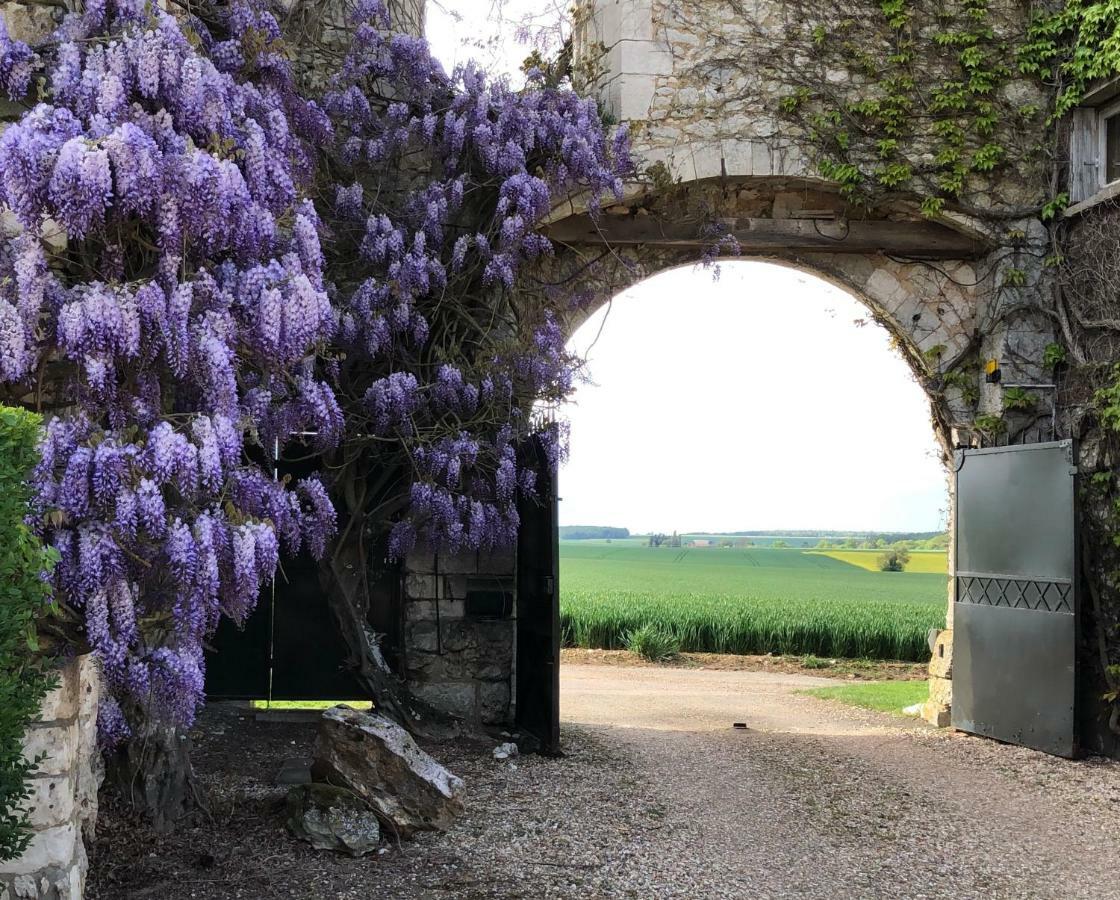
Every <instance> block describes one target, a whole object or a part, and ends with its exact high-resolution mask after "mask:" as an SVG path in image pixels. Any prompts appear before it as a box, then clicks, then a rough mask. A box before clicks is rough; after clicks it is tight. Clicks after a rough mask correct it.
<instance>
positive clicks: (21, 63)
mask: <svg viewBox="0 0 1120 900" xmlns="http://www.w3.org/2000/svg"><path fill="white" fill-rule="evenodd" d="M225 24H226V27H227V29H228V31H229V33H230V34H231V35H232V37H231V38H229V39H228V40H225V41H222V42H221V43H216V42H214V41H212V40H211V39H210V38H209V35H206V37H205V38H200V37H199V35H200V34H201V33H202V31H201V26H196V27H197V28H198V30H196V31H194V32H192V31H191V26H189V25H188V26H186V27H184V25H183V24H182V23H180V22H179V21H177V20H176V19H175V18H173V17H171V16H169V15H167V14H165V13H163V12H161V11H160V10H159V9H158V7H157V6H156V5H155V4H150V3H142V2H138V0H137V2H125V0H119V2H115V3H114V2H101V3H89V4H87V5H86V11H85V12H84V14H80V15H78V14H73V15H70V16H68V17H67V18H66V20H65V22H64V23H63V25H62V26H61V27H60V28H59V30H58V32H57V33H56V34H55V35H54V36H53V37H52V40H51V43H50V44H49V45H48V46H49V47H50V50H49V52H47V51H44V68H43V76H44V78H45V84H46V90H45V94H46V96H45V97H44V101H43V102H42V103H40V104H39V105H37V106H35V107H33V108H32V109H30V110H29V111H28V112H27V113H26V114H25V115H24V116H23V117H22V118H21V119H20V121H18V122H17V123H15V124H13V125H12V126H10V127H9V128H7V129H6V130H5V131H4V132H3V134H2V135H0V202H2V203H3V205H5V206H7V207H8V209H9V210H10V211H11V213H12V214H13V215H14V217H15V218H16V220H17V221H18V228H17V229H16V231H17V233H16V234H15V235H8V236H7V237H5V238H4V239H3V241H0V380H2V381H3V382H5V383H6V384H7V385H8V388H9V393H10V394H11V395H12V396H15V397H19V396H21V395H24V396H26V395H27V394H28V393H31V392H34V394H35V395H36V402H39V403H42V404H44V405H46V406H47V407H48V408H50V409H54V410H57V412H56V413H55V414H54V415H53V416H52V417H51V419H50V421H49V424H48V428H47V432H46V436H45V439H44V442H43V447H42V464H41V466H40V468H39V470H38V472H37V475H36V487H37V492H38V506H39V508H40V509H41V510H42V515H43V518H42V527H43V530H44V533H45V536H46V538H47V539H48V540H49V541H50V542H51V543H52V544H53V545H54V546H55V547H57V549H58V551H59V553H60V555H61V562H60V564H59V566H58V568H57V572H56V575H55V577H56V580H57V586H58V588H59V589H60V590H59V596H60V597H62V598H63V599H64V600H65V602H66V603H67V604H69V605H70V606H71V607H73V608H74V609H75V610H76V611H77V612H79V613H80V615H81V616H82V618H83V619H84V622H85V631H86V637H87V638H88V640H89V642H90V644H91V645H92V647H93V649H94V651H95V652H96V653H97V655H98V656H99V658H100V659H101V661H102V663H103V666H104V670H105V675H106V678H107V682H108V686H109V688H110V692H111V696H110V698H109V699H108V700H107V701H106V703H105V704H103V709H104V711H103V724H104V725H105V726H106V727H105V728H104V729H103V731H104V732H105V736H106V737H107V738H108V739H110V740H115V739H119V738H120V737H122V736H124V734H125V732H126V729H127V724H126V718H127V717H126V716H124V715H122V712H121V706H123V707H124V708H125V709H143V710H145V711H147V713H148V714H149V715H151V714H161V715H167V716H168V717H170V719H171V720H172V721H174V722H176V723H179V724H189V723H190V722H191V721H192V720H193V717H194V714H195V711H196V709H197V708H198V706H199V704H200V703H201V701H202V698H203V642H204V641H205V639H206V638H207V637H208V636H209V635H211V634H212V633H213V631H214V629H215V628H216V627H217V624H218V621H219V619H220V618H221V616H223V615H226V616H229V617H231V618H232V619H234V620H235V621H238V622H241V621H244V619H245V618H246V617H247V616H248V615H249V613H250V612H251V611H252V609H253V607H254V605H255V603H256V600H257V596H258V594H259V592H260V587H261V585H262V584H265V583H267V582H268V581H269V579H271V578H272V577H273V574H274V572H275V570H276V566H277V563H278V561H279V557H280V552H281V542H283V544H284V545H285V546H286V548H287V549H288V550H289V551H291V550H295V549H298V548H299V547H300V545H301V543H302V542H303V541H305V540H306V542H307V544H308V546H309V547H310V548H311V549H312V550H313V551H315V552H317V553H320V554H321V553H322V552H323V550H324V546H325V544H326V541H327V540H328V537H329V534H330V532H331V530H332V528H333V522H334V512H333V509H332V508H331V505H330V503H329V502H328V501H327V500H326V497H325V493H324V491H323V488H322V485H320V484H318V483H316V482H314V481H311V482H308V483H304V484H301V485H298V486H296V487H295V489H294V490H289V489H288V488H287V486H285V485H282V484H279V483H277V482H276V481H274V480H273V479H272V478H271V477H270V475H269V473H268V472H267V471H266V470H262V468H261V467H260V465H259V464H254V463H253V462H251V455H250V453H249V452H248V451H249V444H250V443H253V442H255V443H256V444H257V445H258V447H260V448H262V449H261V451H259V452H258V453H257V456H256V458H257V459H263V458H264V457H265V454H264V452H263V451H264V450H267V449H270V448H271V446H272V444H273V442H274V441H280V442H286V441H287V438H288V436H289V435H290V434H291V433H292V432H295V431H314V432H317V433H318V434H319V436H320V440H321V441H322V442H323V443H324V444H329V443H335V442H337V441H338V440H339V439H340V437H341V431H342V426H341V412H340V411H339V408H338V404H337V402H336V401H335V399H334V394H333V392H332V390H331V388H330V387H329V386H328V385H327V384H326V383H324V382H323V381H322V380H319V379H317V378H316V377H315V374H314V366H313V358H314V355H315V353H316V350H317V348H319V347H320V346H322V345H324V344H325V343H326V342H327V341H329V340H330V339H331V337H332V335H333V333H334V331H335V321H336V317H335V313H334V310H333V309H332V307H331V304H330V302H329V300H328V298H327V294H326V291H325V289H324V282H323V258H322V250H321V248H320V245H319V239H318V232H319V227H320V225H319V219H318V215H317V213H316V211H315V209H314V207H313V206H312V204H311V203H309V202H307V201H306V200H305V199H304V197H303V193H302V188H301V185H303V184H304V183H305V182H306V180H307V177H308V175H309V174H310V173H311V172H312V171H313V168H314V157H313V155H312V153H311V152H310V151H309V149H308V146H309V143H308V139H309V137H313V136H315V135H316V134H318V136H319V137H325V136H326V135H327V134H329V127H330V126H329V123H328V122H327V120H326V119H325V117H324V116H323V115H322V113H320V112H319V111H318V110H317V109H316V108H315V106H314V104H311V103H308V102H306V101H301V100H300V99H299V98H298V97H297V96H296V94H295V93H294V92H293V90H292V82H291V74H290V72H289V71H288V70H287V68H286V66H285V65H284V64H283V63H282V62H281V60H280V57H279V56H278V55H277V56H275V58H272V59H269V58H268V52H267V48H268V44H269V41H272V40H276V39H278V38H279V29H278V26H277V24H276V21H275V19H273V18H272V17H271V16H269V15H268V14H267V13H264V12H261V11H254V10H252V9H250V8H248V7H236V8H235V9H234V10H233V12H232V14H231V15H230V16H229V18H228V20H227V21H226V23H225ZM189 34H193V36H194V37H195V40H191V39H190V38H189V37H188V35H189ZM248 37H251V38H252V41H253V45H254V46H255V47H257V48H259V47H261V46H264V47H265V50H264V51H261V50H259V49H258V50H257V51H256V52H257V56H256V68H255V77H254V79H253V80H252V81H249V80H246V79H242V78H239V77H238V76H237V75H236V72H237V70H238V69H239V68H240V67H241V65H242V64H243V57H244V56H245V55H246V52H245V50H244V45H245V43H247V38H248ZM207 51H208V52H207ZM33 59H34V54H33V53H32V52H31V50H30V49H29V48H27V47H26V46H23V45H20V44H18V43H16V42H12V41H10V40H9V39H8V36H7V34H6V33H4V32H2V31H0V87H3V88H4V89H6V90H7V91H8V92H9V93H10V94H13V95H21V94H22V93H23V92H24V91H25V90H26V87H27V83H28V79H29V77H30V74H31V61H32V60H33ZM60 239H61V240H62V241H64V242H65V248H64V250H61V251H60V250H59V249H58V247H57V241H58V240H60ZM52 240H53V241H55V242H56V244H55V246H54V247H53V252H52V245H51V241H52Z"/></svg>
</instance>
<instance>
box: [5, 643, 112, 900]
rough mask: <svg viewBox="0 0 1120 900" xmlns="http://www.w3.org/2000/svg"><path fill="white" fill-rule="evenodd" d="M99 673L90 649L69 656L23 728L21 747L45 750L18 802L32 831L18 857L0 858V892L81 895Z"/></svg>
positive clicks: (96, 778)
mask: <svg viewBox="0 0 1120 900" xmlns="http://www.w3.org/2000/svg"><path fill="white" fill-rule="evenodd" d="M99 685H100V674H99V672H98V670H97V666H96V663H94V661H93V658H92V657H90V656H81V657H78V658H76V659H73V660H71V661H70V662H68V663H67V664H66V665H65V666H64V667H63V669H62V671H61V672H60V676H59V684H58V687H56V688H55V689H54V690H53V691H51V693H50V694H49V695H47V697H46V699H45V700H44V701H43V707H42V714H41V718H40V721H39V722H38V723H36V724H35V725H33V726H32V727H31V728H30V729H29V730H28V732H27V734H26V735H25V736H24V739H23V747H24V755H25V756H27V757H29V758H33V757H37V756H40V755H42V756H45V759H44V760H43V762H42V763H41V764H40V765H39V771H38V773H37V774H36V775H35V777H34V778H32V779H31V796H30V798H29V799H28V800H27V801H26V803H25V806H24V808H25V809H26V811H27V814H28V818H29V820H30V822H31V827H32V829H33V831H34V835H33V837H32V839H31V844H30V846H29V847H28V848H27V851H26V852H25V853H24V854H23V855H22V856H21V857H19V858H18V859H14V860H10V861H9V862H6V863H0V900H81V897H82V892H83V890H84V888H85V877H86V850H85V844H84V841H83V837H85V838H92V837H93V830H94V826H95V824H96V820H97V789H98V787H99V786H100V785H101V777H102V774H103V769H102V763H101V753H100V751H99V750H98V747H97V699H98V692H99Z"/></svg>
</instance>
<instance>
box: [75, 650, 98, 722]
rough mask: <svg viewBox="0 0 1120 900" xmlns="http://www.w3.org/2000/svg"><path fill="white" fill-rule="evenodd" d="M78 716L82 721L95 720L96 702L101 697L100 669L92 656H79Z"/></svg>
mask: <svg viewBox="0 0 1120 900" xmlns="http://www.w3.org/2000/svg"><path fill="white" fill-rule="evenodd" d="M77 666H78V716H79V717H80V718H81V719H83V720H84V721H94V722H96V720H97V701H98V699H99V698H100V696H101V667H100V665H99V664H98V662H97V660H96V659H94V657H93V655H92V654H88V653H87V654H86V655H85V656H79V657H78V659H77Z"/></svg>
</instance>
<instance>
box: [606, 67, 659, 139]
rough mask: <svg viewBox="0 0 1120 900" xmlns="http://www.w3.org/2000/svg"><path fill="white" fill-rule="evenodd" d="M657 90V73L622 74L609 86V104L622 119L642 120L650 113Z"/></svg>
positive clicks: (607, 99) (616, 116)
mask: <svg viewBox="0 0 1120 900" xmlns="http://www.w3.org/2000/svg"><path fill="white" fill-rule="evenodd" d="M656 91H657V77H656V76H655V75H637V74H626V75H620V76H619V77H618V78H615V79H614V80H613V81H612V82H611V83H610V85H609V86H608V87H607V96H606V102H607V106H608V108H609V109H610V111H611V113H612V114H613V115H614V116H615V118H617V119H619V120H620V121H623V122H632V121H636V120H637V121H642V120H645V119H646V118H647V117H648V115H649V110H650V107H651V106H652V105H653V97H654V94H655V93H656ZM643 155H648V154H643Z"/></svg>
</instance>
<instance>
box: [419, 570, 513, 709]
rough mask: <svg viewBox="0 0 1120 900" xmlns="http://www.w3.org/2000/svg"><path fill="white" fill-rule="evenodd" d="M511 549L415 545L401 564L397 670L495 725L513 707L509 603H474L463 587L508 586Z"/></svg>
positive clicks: (438, 702) (441, 700) (441, 703)
mask: <svg viewBox="0 0 1120 900" xmlns="http://www.w3.org/2000/svg"><path fill="white" fill-rule="evenodd" d="M515 567H516V563H515V559H514V555H513V554H512V553H497V554H485V553H469V554H460V555H457V556H447V555H445V554H439V553H432V552H430V551H428V552H422V551H418V552H414V553H412V554H410V555H409V557H408V559H407V561H406V565H405V572H406V574H405V585H404V594H405V596H404V634H403V641H402V643H403V648H402V649H403V652H402V670H403V671H402V674H403V675H404V676H405V677H406V678H407V679H408V681H409V685H410V687H411V688H412V690H413V691H414V692H415V693H416V694H417V695H418V696H419V697H421V698H422V699H424V700H426V701H428V702H429V703H431V704H432V705H433V706H435V707H437V708H439V709H442V710H444V711H446V712H449V713H453V714H454V715H457V716H461V717H462V718H464V719H466V720H467V721H470V722H475V723H480V724H483V725H493V724H499V723H504V722H508V721H509V720H510V719H511V718H512V715H513V666H514V636H515V629H516V619H515V615H516V614H515V611H514V608H513V605H512V604H510V608H509V609H508V612H507V613H506V614H494V612H495V611H494V610H486V611H485V612H486V614H485V615H480V614H478V612H477V611H475V610H473V609H472V603H471V602H469V599H468V598H469V595H471V594H472V593H477V592H480V591H487V592H495V591H496V592H507V593H508V594H509V595H510V597H511V598H512V596H513V592H514V587H515V584H514V577H515Z"/></svg>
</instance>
